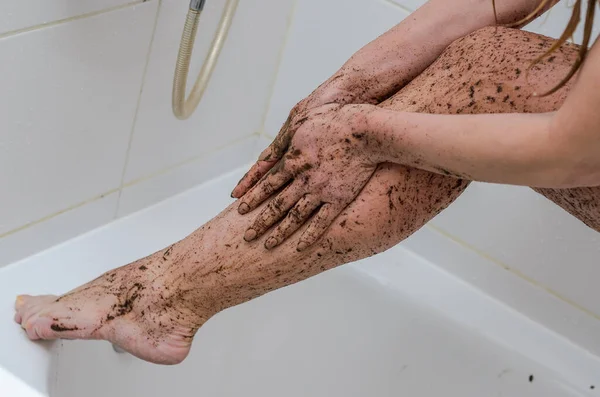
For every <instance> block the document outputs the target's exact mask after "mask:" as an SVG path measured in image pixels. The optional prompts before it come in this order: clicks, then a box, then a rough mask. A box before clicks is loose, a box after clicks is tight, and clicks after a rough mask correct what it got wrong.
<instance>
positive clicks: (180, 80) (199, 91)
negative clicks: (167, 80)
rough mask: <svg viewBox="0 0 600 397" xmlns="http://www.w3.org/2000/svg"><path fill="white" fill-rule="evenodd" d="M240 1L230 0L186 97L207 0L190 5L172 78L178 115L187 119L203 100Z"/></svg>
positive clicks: (194, 1)
mask: <svg viewBox="0 0 600 397" xmlns="http://www.w3.org/2000/svg"><path fill="white" fill-rule="evenodd" d="M239 2H240V1H239V0H227V4H225V10H224V11H223V16H222V17H221V22H220V23H219V27H218V28H217V33H216V35H215V37H214V39H213V42H212V45H211V47H210V49H209V51H208V55H207V57H206V59H205V61H204V64H203V65H202V69H201V70H200V74H199V75H198V78H197V80H196V83H195V84H194V87H193V88H192V91H191V92H190V94H189V96H188V97H187V99H186V95H185V94H186V93H185V91H186V86H187V79H188V73H189V71H190V61H191V59H192V52H193V49H194V42H195V40H196V32H197V31H198V23H199V21H200V15H201V14H202V10H203V9H204V4H205V3H206V0H191V2H190V9H189V11H188V14H187V18H186V20H185V26H184V28H183V35H182V37H181V44H180V46H179V55H178V57H177V66H176V68H175V77H174V79H173V113H174V114H175V117H177V118H178V119H180V120H186V119H188V118H189V117H190V116H191V115H192V114H193V113H194V110H196V108H197V107H198V104H199V103H200V101H201V100H202V96H203V95H204V91H206V87H207V86H208V82H209V81H210V77H211V75H212V73H213V71H214V69H215V65H216V63H217V60H218V59H219V54H220V53H221V50H222V49H223V44H224V43H225V39H226V38H227V34H228V33H229V29H230V28H231V23H232V21H233V17H234V15H235V11H236V10H237V7H238V4H239Z"/></svg>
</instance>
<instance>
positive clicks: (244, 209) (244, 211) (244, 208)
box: [238, 203, 250, 215]
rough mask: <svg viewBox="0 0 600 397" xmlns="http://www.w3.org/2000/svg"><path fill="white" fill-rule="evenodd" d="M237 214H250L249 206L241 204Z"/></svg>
mask: <svg viewBox="0 0 600 397" xmlns="http://www.w3.org/2000/svg"><path fill="white" fill-rule="evenodd" d="M238 212H239V213H240V215H246V214H247V213H248V212H250V206H249V205H248V204H246V203H242V204H240V206H239V207H238Z"/></svg>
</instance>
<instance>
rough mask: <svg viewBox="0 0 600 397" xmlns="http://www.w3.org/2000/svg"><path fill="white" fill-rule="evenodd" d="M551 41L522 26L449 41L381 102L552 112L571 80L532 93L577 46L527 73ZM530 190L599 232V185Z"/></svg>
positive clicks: (561, 70)
mask: <svg viewBox="0 0 600 397" xmlns="http://www.w3.org/2000/svg"><path fill="white" fill-rule="evenodd" d="M553 43H554V40H553V39H549V38H547V37H544V36H540V35H537V34H534V33H529V32H524V31H521V30H515V29H507V28H500V27H499V28H485V29H482V30H479V31H477V32H475V33H473V34H471V35H469V36H466V37H464V38H462V39H459V40H457V41H456V42H454V43H453V44H452V45H450V46H449V47H448V48H447V49H446V51H444V53H443V54H442V55H441V56H440V57H439V58H438V59H437V61H436V62H435V63H434V64H432V65H431V66H430V67H429V68H428V69H427V70H426V71H425V72H424V73H422V74H421V75H420V76H418V77H417V78H416V79H414V80H413V81H412V82H411V83H410V84H408V85H407V86H406V87H405V88H404V89H402V90H401V91H400V92H398V93H397V94H396V95H395V96H394V97H392V98H390V99H389V100H388V101H387V102H385V103H384V104H382V106H384V107H387V108H391V109H396V110H402V111H411V112H421V113H443V114H461V113H464V114H474V113H511V112H519V113H542V112H550V111H555V110H557V109H558V108H559V107H560V105H561V104H562V103H563V102H564V100H565V98H566V96H567V94H568V92H569V89H570V88H571V86H572V84H573V82H574V79H572V80H571V82H570V83H569V84H567V86H566V87H564V88H563V89H561V90H559V91H558V92H557V93H555V94H553V95H551V96H548V97H536V96H535V95H534V93H536V92H537V93H541V92H545V91H546V90H548V89H549V88H551V87H553V86H554V85H555V84H556V83H557V82H558V81H560V80H561V79H562V78H563V77H564V76H565V75H566V74H567V72H568V71H569V69H570V67H571V66H572V65H573V62H575V60H576V58H577V51H578V47H577V46H576V45H572V44H567V45H564V46H562V47H561V48H559V50H558V51H556V52H555V53H553V54H552V55H551V56H549V57H547V58H546V59H545V60H544V61H543V62H541V63H540V64H538V65H536V66H535V67H533V68H532V69H531V70H529V71H528V68H529V66H530V65H531V61H532V60H533V59H535V58H536V57H538V56H540V55H541V54H543V53H544V52H545V51H547V50H548V48H550V46H551V45H552V44H553ZM421 178H426V175H425V174H423V175H422V176H421ZM430 189H434V187H430ZM535 190H536V191H537V192H538V193H541V194H543V195H544V196H546V197H547V198H548V199H550V200H552V201H553V202H554V203H556V204H558V205H559V206H561V207H562V208H563V209H565V210H566V211H568V212H569V213H570V214H572V215H574V216H575V217H577V218H578V219H579V220H581V221H582V222H584V223H585V224H586V225H588V226H589V227H591V228H593V229H595V230H597V231H600V187H592V188H576V189H535Z"/></svg>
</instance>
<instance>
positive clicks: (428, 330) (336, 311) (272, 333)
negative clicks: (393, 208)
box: [0, 173, 600, 397]
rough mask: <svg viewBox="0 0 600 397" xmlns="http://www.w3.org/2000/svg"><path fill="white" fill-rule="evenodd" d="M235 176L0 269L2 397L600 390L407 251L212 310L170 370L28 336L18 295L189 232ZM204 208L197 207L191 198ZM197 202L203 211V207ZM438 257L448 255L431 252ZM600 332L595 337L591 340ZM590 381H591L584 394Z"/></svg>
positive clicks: (597, 374)
mask: <svg viewBox="0 0 600 397" xmlns="http://www.w3.org/2000/svg"><path fill="white" fill-rule="evenodd" d="M238 177H239V173H233V174H231V175H228V176H225V177H223V178H221V179H219V180H217V181H213V182H211V183H208V184H206V185H204V186H201V187H199V188H197V189H194V190H191V191H189V192H186V193H184V194H182V195H180V196H178V197H175V198H173V199H170V200H168V201H166V202H163V203H161V204H159V205H157V206H155V207H153V208H150V209H148V210H145V211H143V212H141V213H138V214H135V215H133V216H131V217H129V218H126V219H123V220H120V221H117V222H115V223H113V224H111V225H109V226H107V227H104V228H101V229H99V230H96V231H94V232H92V233H89V234H87V235H85V236H83V237H80V238H77V239H75V240H73V241H70V242H67V243H65V244H63V245H61V246H58V247H55V248H53V249H51V250H49V251H46V252H44V253H42V254H39V255H37V256H35V257H32V258H29V259H27V260H25V261H22V262H20V263H17V264H14V265H12V266H10V267H8V268H5V269H3V270H1V271H0V396H1V397H20V396H26V397H29V396H31V397H34V396H36V395H37V394H38V393H39V396H51V397H84V396H85V397H101V396H102V397H105V396H106V397H108V396H111V397H120V396H124V397H125V396H127V397H129V396H145V397H154V396H156V397H165V396H175V395H177V396H179V395H186V396H206V397H215V396H257V397H258V396H260V397H269V396H273V397H275V396H276V397H283V396H285V397H293V396H311V397H318V396H324V397H325V396H327V397H337V396H340V397H341V396H344V397H352V396H357V397H358V396H361V397H363V396H365V397H366V396H368V397H380V396H381V397H384V396H385V397H387V396H411V397H417V396H425V397H428V396H444V397H454V396H456V397H471V396H472V397H484V396H486V397H500V396H515V397H529V396H540V397H542V396H543V397H558V396H561V397H562V396H584V395H589V396H593V395H596V394H598V392H599V391H600V390H598V389H600V361H599V360H598V357H596V356H593V355H591V354H589V353H587V352H586V351H584V350H583V349H581V348H579V347H578V346H577V345H576V344H574V343H571V342H569V341H568V340H567V339H565V338H563V337H561V336H559V335H558V334H556V333H554V332H551V331H549V330H548V329H546V328H544V327H542V326H541V325H539V324H538V323H536V322H534V321H532V320H530V319H528V318H527V317H525V316H524V315H522V314H520V313H519V312H517V311H515V310H513V309H511V308H510V307H508V306H506V305H504V304H502V303H500V302H498V301H496V300H494V299H492V298H491V297H489V296H486V295H484V294H483V293H481V292H480V291H479V290H477V289H476V288H474V287H473V286H471V285H470V284H467V283H465V282H464V281H462V280H461V279H458V278H456V277H454V276H452V275H451V274H449V273H448V272H446V271H445V270H443V268H444V267H443V266H438V265H436V264H432V263H431V262H429V261H427V260H426V259H424V258H423V257H421V256H418V255H416V254H415V253H414V252H413V251H411V249H412V247H416V246H419V245H421V246H422V245H423V244H425V245H428V244H430V241H429V240H426V241H420V240H419V239H421V240H422V239H428V238H429V237H428V234H427V233H426V232H425V233H420V234H418V235H417V236H416V237H415V238H413V239H412V240H411V242H409V243H408V244H406V245H403V246H399V247H396V248H395V249H393V250H390V251H388V252H387V253H385V254H383V255H380V256H378V257H376V258H372V259H369V260H366V261H362V262H360V263H356V264H352V265H349V266H345V267H343V268H340V269H337V270H334V271H331V272H328V273H326V274H323V275H321V276H318V277H316V278H313V279H311V280H308V281H306V282H303V283H300V284H298V285H295V286H292V287H289V288H286V289H284V290H280V291H276V292H274V293H272V294H269V295H267V296H265V297H263V298H260V299H257V300H255V301H253V302H250V303H248V304H245V305H243V306H240V307H237V308H233V309H231V310H228V311H226V312H224V313H221V314H220V315H218V316H217V317H215V318H214V319H212V320H211V321H210V322H209V323H208V324H207V325H206V326H205V327H204V328H202V329H201V330H200V332H199V333H198V335H197V337H196V341H195V344H194V348H193V350H192V353H191V355H190V357H189V358H188V360H187V361H186V362H185V363H183V364H182V365H179V366H176V367H161V366H154V365H150V364H146V363H143V362H141V361H139V360H137V359H135V358H134V357H132V356H130V355H128V354H118V353H116V352H115V351H114V350H113V349H112V347H111V346H110V345H109V344H107V343H103V342H56V343H32V342H30V341H28V340H27V338H26V337H25V334H24V333H23V332H22V331H21V330H20V328H19V327H18V326H17V325H16V324H14V323H13V322H12V315H13V310H12V304H13V301H14V297H15V295H17V294H19V293H30V294H45V293H61V292H64V291H66V290H69V289H71V288H73V287H75V286H77V285H79V284H81V283H84V282H86V281H88V280H90V279H92V278H94V277H96V276H98V275H99V274H100V273H102V272H104V271H106V270H109V269H111V268H114V267H117V266H120V265H122V264H125V263H127V262H130V261H132V260H135V259H137V258H139V257H142V256H144V255H146V254H149V253H151V252H154V251H155V250H158V249H160V248H163V247H164V246H166V245H168V244H170V243H172V242H173V241H175V240H178V239H180V238H182V237H184V236H185V235H186V234H188V233H189V232H191V231H192V230H194V229H195V228H196V227H198V226H199V225H201V224H202V223H203V222H205V221H206V220H208V219H209V218H210V217H211V216H213V215H215V214H216V213H218V211H219V210H220V209H222V208H223V207H224V202H223V201H224V198H225V197H228V192H229V188H230V187H231V186H232V185H233V183H234V182H235V181H236V180H237V179H238ZM199 203H202V206H200V205H199ZM201 208H202V209H201ZM440 247H441V246H435V247H434V246H432V247H431V248H432V249H436V250H437V251H436V254H437V255H438V257H440V255H442V257H443V258H444V261H448V262H456V261H459V260H460V258H457V257H456V255H455V254H451V253H450V252H448V253H445V254H444V253H443V252H440V249H441V248H440ZM598 335H599V336H598V337H599V338H600V334H598ZM592 387H594V389H592Z"/></svg>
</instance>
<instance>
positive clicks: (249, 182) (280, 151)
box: [231, 72, 358, 198]
mask: <svg viewBox="0 0 600 397" xmlns="http://www.w3.org/2000/svg"><path fill="white" fill-rule="evenodd" d="M347 79H348V77H347V76H345V75H343V74H341V75H340V73H339V72H338V74H336V75H334V76H333V77H331V78H330V79H329V80H327V81H326V82H325V83H323V84H322V85H321V86H320V87H319V88H317V89H316V90H315V91H314V92H313V93H312V94H310V95H309V96H308V97H306V98H305V99H303V100H302V101H300V102H299V103H298V104H297V105H296V106H294V107H293V108H292V111H291V112H290V114H289V116H288V118H287V120H286V122H285V124H284V125H283V127H282V128H281V130H280V131H279V134H277V137H276V138H275V140H273V142H272V143H271V144H270V145H269V147H267V148H266V149H265V150H264V151H263V152H262V153H261V155H260V156H259V158H258V161H257V162H256V163H255V164H254V165H253V166H252V168H251V169H250V171H248V172H247V173H246V175H244V177H243V178H242V179H241V180H240V181H239V182H238V184H237V186H236V187H235V189H234V190H233V192H232V193H231V197H233V198H240V197H242V196H243V195H244V194H246V192H248V191H249V190H250V189H251V188H252V187H253V186H254V185H256V184H257V183H258V181H260V180H261V179H262V177H263V176H264V175H265V174H266V173H267V172H269V170H271V168H273V166H274V165H275V164H277V162H278V161H279V160H281V158H282V157H283V155H284V154H285V153H286V151H287V149H288V148H289V145H290V142H291V140H292V138H293V137H294V134H295V133H296V130H297V129H298V128H299V127H300V126H301V125H302V123H303V121H305V120H306V118H307V114H308V113H309V112H310V111H311V110H313V109H315V108H318V107H320V106H323V105H326V104H332V103H336V104H340V105H349V104H354V103H355V101H356V100H357V99H358V96H357V95H354V94H353V93H352V92H351V91H350V90H346V89H344V88H342V86H345V85H347V86H352V84H347Z"/></svg>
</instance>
